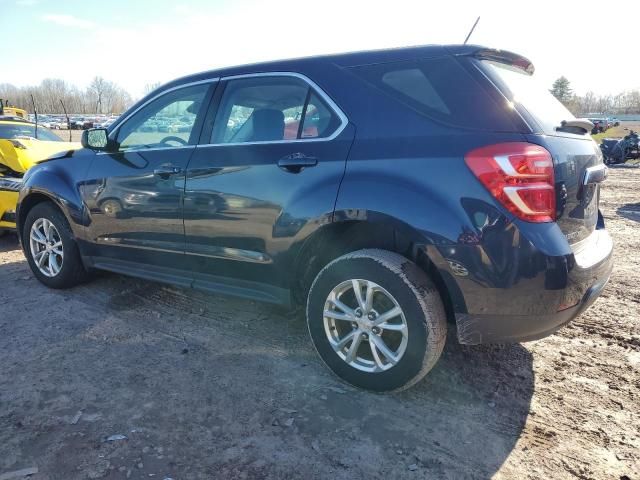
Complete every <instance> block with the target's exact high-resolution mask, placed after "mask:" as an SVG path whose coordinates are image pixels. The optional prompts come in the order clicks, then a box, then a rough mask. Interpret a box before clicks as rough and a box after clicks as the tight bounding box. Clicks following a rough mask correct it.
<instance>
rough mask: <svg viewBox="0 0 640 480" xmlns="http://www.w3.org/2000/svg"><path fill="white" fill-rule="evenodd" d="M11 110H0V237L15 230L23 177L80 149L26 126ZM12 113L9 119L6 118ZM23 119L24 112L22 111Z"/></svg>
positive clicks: (9, 108) (42, 130)
mask: <svg viewBox="0 0 640 480" xmlns="http://www.w3.org/2000/svg"><path fill="white" fill-rule="evenodd" d="M14 110H20V109H15V108H14V107H4V108H2V109H1V110H0V235H1V234H2V233H4V232H5V231H6V230H13V229H15V227H16V224H15V220H16V219H15V217H16V203H17V201H18V192H19V191H20V188H21V187H22V177H23V175H24V173H25V172H26V171H27V170H28V169H29V168H31V167H32V166H33V165H35V164H36V163H38V162H41V161H43V160H46V159H47V158H49V157H51V156H54V155H57V154H60V153H63V152H67V151H70V150H76V149H78V148H80V146H81V145H80V144H79V143H75V142H65V141H63V140H62V139H61V138H60V137H58V136H57V135H56V134H55V133H53V132H52V131H51V130H49V129H47V128H45V127H43V126H41V125H38V126H37V128H36V124H35V123H32V122H29V121H28V120H26V118H24V117H23V116H22V115H19V116H16V115H13V114H14V113H16V112H15V111H14ZM9 111H11V113H12V115H7V113H8V112H9ZM21 113H23V114H24V115H25V116H26V112H25V111H24V110H22V111H21Z"/></svg>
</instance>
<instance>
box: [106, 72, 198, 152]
mask: <svg viewBox="0 0 640 480" xmlns="http://www.w3.org/2000/svg"><path fill="white" fill-rule="evenodd" d="M208 88H209V84H203V85H194V86H191V87H185V88H181V89H179V90H175V91H173V92H169V93H167V94H166V95H163V96H161V97H160V98H158V99H156V100H153V101H152V102H151V103H149V104H148V105H146V106H145V107H143V108H142V109H141V110H140V111H138V112H137V113H136V114H134V115H133V116H132V117H131V118H130V119H128V120H126V121H125V123H124V124H123V125H122V126H121V127H120V129H119V131H118V135H117V142H118V143H119V144H120V149H121V150H122V149H130V148H172V147H176V146H182V145H187V144H189V143H192V142H190V138H191V133H192V130H193V126H194V125H195V122H196V116H197V114H198V112H199V110H200V107H201V106H202V100H203V99H204V96H205V94H206V92H207V89H208Z"/></svg>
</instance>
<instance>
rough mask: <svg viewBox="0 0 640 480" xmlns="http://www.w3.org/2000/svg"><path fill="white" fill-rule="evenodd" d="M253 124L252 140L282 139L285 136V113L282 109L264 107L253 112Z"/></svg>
mask: <svg viewBox="0 0 640 480" xmlns="http://www.w3.org/2000/svg"><path fill="white" fill-rule="evenodd" d="M251 121H252V126H253V135H252V136H251V140H250V141H252V142H266V141H271V140H282V139H283V137H284V113H282V111H280V110H275V109H271V108H263V109H259V110H255V111H254V112H253V113H252V114H251Z"/></svg>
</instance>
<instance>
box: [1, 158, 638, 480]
mask: <svg viewBox="0 0 640 480" xmlns="http://www.w3.org/2000/svg"><path fill="white" fill-rule="evenodd" d="M639 191H640V169H639V168H631V167H627V168H616V169H612V171H611V175H610V179H609V180H608V181H607V183H606V186H605V188H604V190H603V196H602V207H603V211H604V214H605V218H606V221H607V223H608V228H609V229H610V232H611V233H612V235H613V237H614V239H615V242H616V252H615V255H616V267H615V271H614V274H613V277H612V279H611V282H610V283H609V284H608V286H607V287H606V290H605V291H604V293H603V295H602V297H601V298H600V299H599V300H598V301H597V302H596V303H595V305H594V306H593V307H592V308H591V309H590V310H589V311H588V312H586V313H585V314H584V315H582V316H581V317H580V318H578V319H577V320H576V321H574V322H573V323H572V324H571V325H570V326H568V327H566V328H564V329H562V330H561V331H560V332H558V333H557V334H556V335H553V336H551V337H549V338H547V339H544V340H541V341H538V342H532V343H527V344H523V345H510V346H494V347H462V346H460V345H458V344H457V343H456V342H455V335H454V332H450V335H449V339H448V344H447V347H446V349H445V353H444V355H443V357H442V359H441V361H440V362H439V363H438V365H437V366H436V367H435V369H434V370H433V371H432V372H431V373H430V374H429V376H428V377H427V378H426V379H425V380H424V381H423V382H421V383H419V384H418V385H417V386H416V387H414V388H413V389H411V390H409V391H407V392H404V393H400V394H392V395H376V394H370V393H366V392H362V391H357V390H354V389H352V388H350V387H348V386H346V385H344V384H342V383H340V382H339V381H338V380H336V379H335V378H334V377H333V376H332V375H331V374H330V373H329V372H328V371H327V369H326V368H325V367H324V366H323V365H322V364H321V362H320V361H319V359H318V358H317V357H316V354H315V352H314V350H313V347H312V345H311V343H310V341H309V339H308V337H307V332H306V330H305V325H304V322H303V321H302V320H301V319H300V318H298V317H296V316H295V315H292V314H289V313H287V312H284V311H281V310H277V309H274V308H273V307H270V306H266V305H262V304H257V303H252V302H248V301H244V300H236V299H232V298H225V297H222V296H213V295H208V294H203V293H199V292H194V291H187V290H181V289H177V288H173V287H167V286H162V285H158V284H155V283H151V282H146V281H140V280H135V279H131V278H126V277H122V276H117V275H106V274H105V275H101V276H99V277H98V278H96V279H95V280H94V281H92V282H91V283H89V284H86V285H84V286H81V287H78V288H74V289H72V290H67V291H53V290H47V289H46V288H44V287H43V286H41V285H40V284H39V283H38V282H37V281H36V280H35V279H34V278H33V276H32V275H31V273H30V272H29V270H28V267H27V264H26V262H25V260H24V258H23V255H22V253H21V251H20V250H19V249H18V246H17V243H16V239H15V237H13V236H5V237H4V238H2V239H0V285H1V286H2V287H1V289H0V304H1V305H2V310H0V478H5V477H3V474H6V473H8V472H12V471H15V470H21V469H25V468H37V469H38V473H36V474H35V475H33V476H32V477H31V478H32V479H33V480H38V479H61V480H70V479H87V478H107V479H121V478H140V479H141V478H145V479H149V478H157V479H165V478H173V479H176V480H177V479H210V478H224V479H235V478H248V479H253V478H269V479H288V478H292V479H293V478H296V479H297V478H300V479H309V478H331V479H347V478H348V479H354V478H368V479H370V478H385V479H386V478H394V479H396V478H398V479H403V478H407V479H416V478H430V479H439V478H444V479H458V478H488V477H495V478H499V479H513V478H539V479H548V478H554V479H562V478H574V477H577V478H581V479H591V478H595V479H637V478H640V476H639V475H640V474H639V473H638V472H640V429H639V425H640V325H639V324H638V323H639V318H640V314H639V310H640V294H639V293H638V285H639V284H640V255H639V254H638V252H639V251H640V237H639V235H638V232H639V231H640V203H639V202H640V199H639V196H640V194H639V193H638V192H639ZM114 435H121V436H124V437H113V436H114Z"/></svg>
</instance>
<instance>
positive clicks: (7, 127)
mask: <svg viewBox="0 0 640 480" xmlns="http://www.w3.org/2000/svg"><path fill="white" fill-rule="evenodd" d="M25 137H28V138H36V128H35V125H33V124H31V123H24V124H22V123H5V124H0V138H1V139H12V138H25ZM38 140H45V141H48V142H62V139H61V138H60V137H58V136H57V135H56V134H55V133H53V132H52V131H51V130H49V129H47V128H45V127H43V126H41V125H38Z"/></svg>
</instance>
